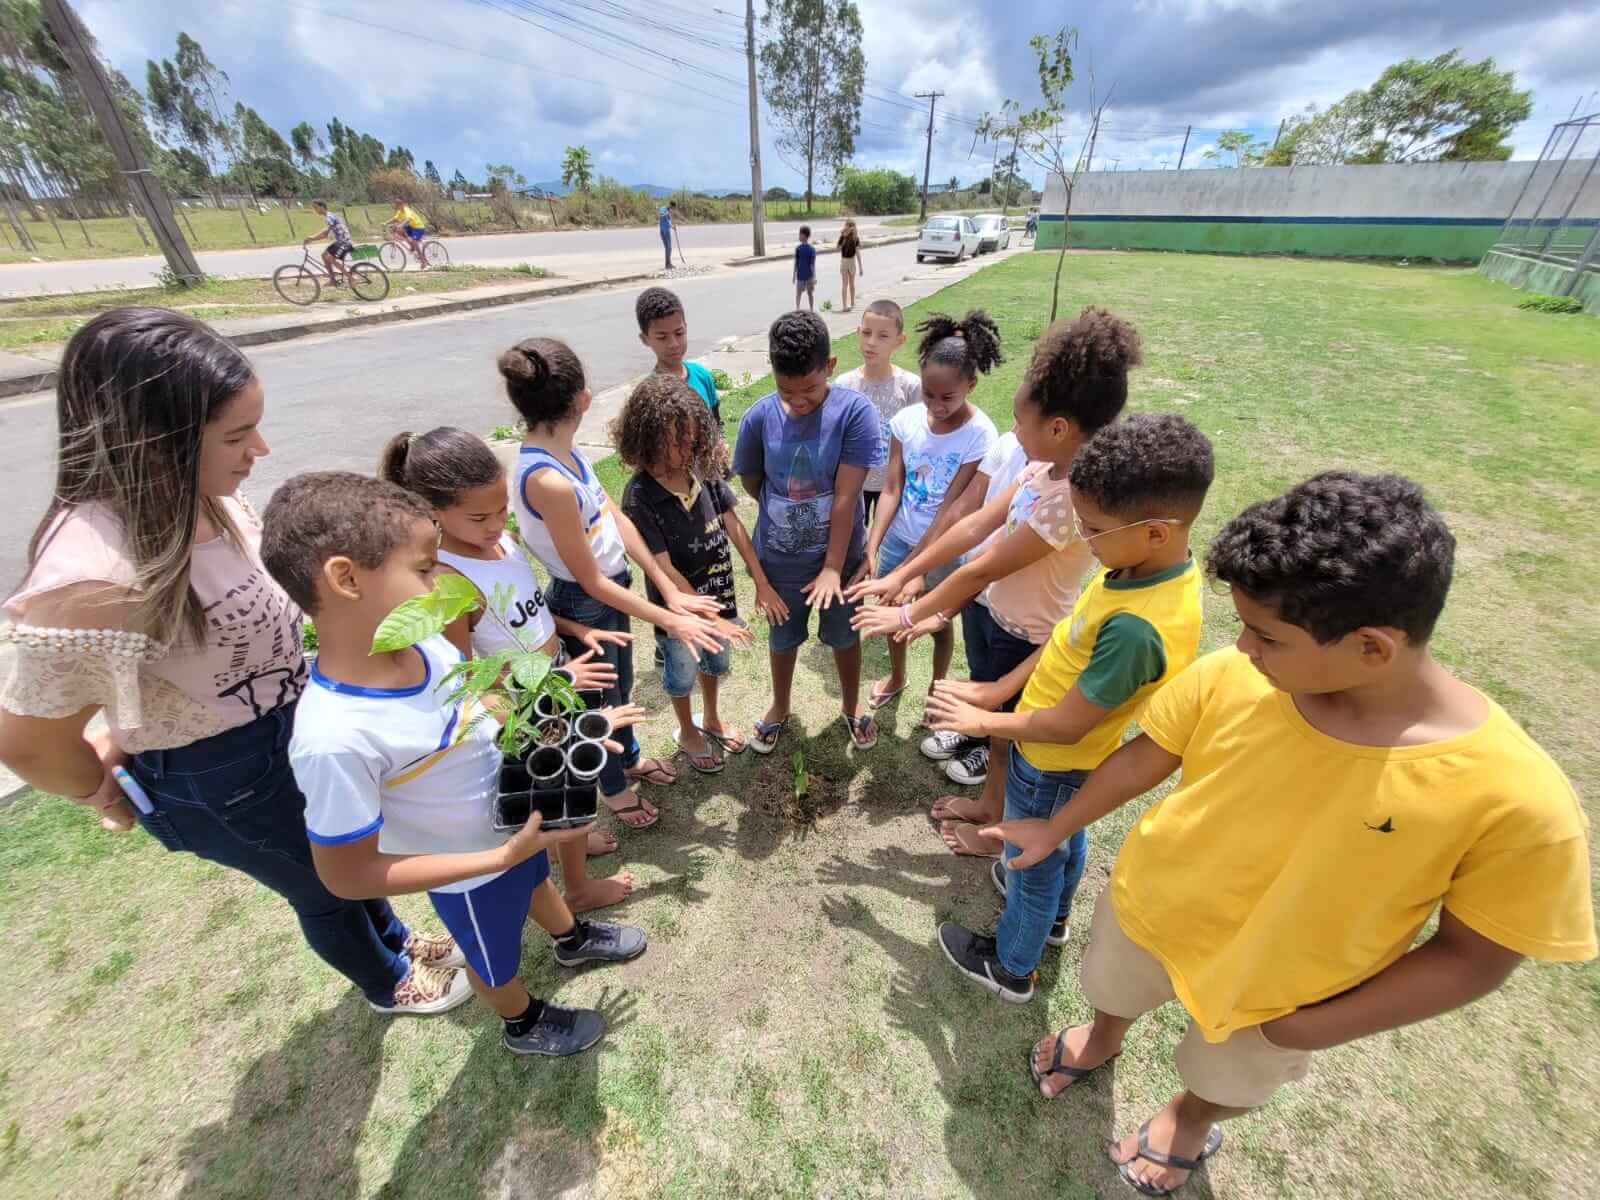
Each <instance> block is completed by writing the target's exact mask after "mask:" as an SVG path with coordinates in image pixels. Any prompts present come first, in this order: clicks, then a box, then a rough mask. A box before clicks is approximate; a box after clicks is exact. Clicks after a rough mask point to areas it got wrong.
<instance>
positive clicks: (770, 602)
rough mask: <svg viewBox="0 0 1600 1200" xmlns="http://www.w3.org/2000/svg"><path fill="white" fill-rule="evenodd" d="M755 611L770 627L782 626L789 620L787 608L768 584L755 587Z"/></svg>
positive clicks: (781, 598)
mask: <svg viewBox="0 0 1600 1200" xmlns="http://www.w3.org/2000/svg"><path fill="white" fill-rule="evenodd" d="M756 609H757V610H758V611H759V612H760V613H761V615H762V616H763V617H765V618H766V619H767V623H768V624H770V625H782V624H783V623H784V622H785V621H787V620H788V619H789V606H788V605H787V604H785V603H784V602H783V597H782V596H780V595H778V592H777V589H776V588H774V587H773V586H772V585H771V584H770V583H759V584H757V585H756Z"/></svg>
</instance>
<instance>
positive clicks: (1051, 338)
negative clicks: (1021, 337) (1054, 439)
mask: <svg viewBox="0 0 1600 1200" xmlns="http://www.w3.org/2000/svg"><path fill="white" fill-rule="evenodd" d="M1142 360H1143V351H1142V349H1141V347H1140V344H1139V334H1138V333H1137V332H1136V331H1135V330H1134V328H1133V326H1132V325H1129V324H1128V323H1127V322H1126V321H1124V320H1123V319H1122V318H1121V317H1117V316H1113V315H1112V314H1111V313H1109V312H1107V311H1106V310H1105V309H1103V308H1097V307H1096V306H1095V305H1092V304H1091V305H1090V306H1089V307H1088V308H1085V309H1084V310H1083V311H1082V312H1081V313H1079V314H1078V316H1077V319H1076V320H1071V321H1069V320H1065V319H1063V320H1060V321H1057V322H1056V323H1055V324H1054V325H1052V326H1050V328H1049V329H1047V330H1045V331H1044V336H1043V337H1041V338H1040V339H1039V340H1038V342H1037V343H1036V344H1035V345H1034V347H1033V359H1032V360H1031V361H1030V362H1029V363H1028V369H1027V371H1026V372H1025V373H1024V375H1023V377H1022V384H1023V386H1024V387H1025V388H1027V389H1028V393H1029V395H1030V396H1031V398H1032V399H1033V402H1034V403H1035V404H1037V405H1038V406H1039V409H1040V411H1041V412H1043V413H1044V415H1045V416H1047V417H1066V418H1067V419H1068V420H1069V421H1071V422H1072V423H1073V424H1074V425H1076V426H1077V427H1078V428H1079V429H1081V430H1083V432H1084V433H1085V434H1093V433H1096V432H1098V431H1099V430H1101V429H1104V428H1105V427H1106V426H1107V425H1109V424H1111V422H1113V421H1115V420H1116V419H1117V417H1118V416H1119V415H1120V414H1121V412H1122V407H1123V405H1125V404H1126V403H1127V402H1128V371H1129V369H1130V368H1132V367H1136V366H1138V365H1139V363H1140V362H1141V361H1142Z"/></svg>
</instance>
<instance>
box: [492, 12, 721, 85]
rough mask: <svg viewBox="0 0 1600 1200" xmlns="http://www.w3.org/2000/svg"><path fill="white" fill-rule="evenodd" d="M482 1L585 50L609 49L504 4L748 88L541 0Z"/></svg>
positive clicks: (701, 74) (705, 75) (601, 52)
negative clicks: (549, 6) (553, 27)
mask: <svg viewBox="0 0 1600 1200" xmlns="http://www.w3.org/2000/svg"><path fill="white" fill-rule="evenodd" d="M478 2H479V3H480V4H482V5H483V6H484V7H485V8H490V9H494V10H495V11H497V12H501V13H504V14H505V15H506V16H508V17H511V18H512V19H514V20H518V21H522V22H524V23H526V24H529V25H532V26H534V27H535V28H537V29H543V30H544V31H545V32H546V33H553V34H555V35H556V36H557V37H565V38H567V40H569V41H572V42H575V43H577V44H578V45H580V46H583V47H584V48H585V49H589V50H593V51H594V52H595V53H597V54H603V53H605V51H603V50H601V49H600V48H599V47H597V46H593V45H589V44H588V43H586V42H582V41H579V39H577V38H576V37H573V36H572V34H570V33H562V32H561V31H559V30H555V29H552V28H551V27H550V26H548V25H545V24H543V23H542V22H540V21H535V20H534V19H533V18H532V17H526V16H522V15H521V14H520V13H519V12H514V11H512V10H511V9H510V8H506V7H503V6H504V5H512V6H514V7H515V8H517V9H521V10H523V11H526V12H533V13H538V14H540V15H541V16H545V17H549V18H550V19H551V20H555V21H564V22H566V23H568V24H570V25H573V26H575V27H576V28H578V29H579V30H581V31H583V32H584V33H588V34H592V35H594V36H596V37H602V38H606V39H609V40H610V41H613V42H616V43H617V44H618V45H621V46H626V47H628V48H629V49H632V50H636V51H638V52H640V53H642V54H645V55H649V56H650V57H653V58H658V59H661V60H662V61H663V62H667V63H670V64H671V65H672V66H675V67H679V68H682V69H686V70H692V71H694V72H695V73H696V74H698V75H700V76H701V77H709V78H711V79H715V80H717V81H718V82H720V83H726V84H728V85H729V86H730V87H735V88H738V89H740V90H741V91H743V90H744V81H743V80H741V79H734V78H733V77H732V76H729V75H720V74H718V73H717V72H716V71H713V70H712V69H711V68H710V67H708V66H706V65H705V64H703V63H696V62H689V61H687V60H685V59H682V58H679V57H678V56H677V55H675V54H671V53H669V52H667V51H664V50H660V49H657V48H656V47H654V46H648V45H646V44H645V43H643V42H636V41H634V40H633V39H632V38H628V37H624V36H623V35H621V34H619V33H614V32H612V31H611V30H609V29H605V28H603V27H601V26H599V25H594V24H591V23H589V22H587V21H582V20H579V19H578V18H577V17H573V16H570V15H568V14H566V13H563V12H560V11H558V10H556V9H552V8H548V7H546V6H545V5H543V4H540V3H538V2H537V0H478Z"/></svg>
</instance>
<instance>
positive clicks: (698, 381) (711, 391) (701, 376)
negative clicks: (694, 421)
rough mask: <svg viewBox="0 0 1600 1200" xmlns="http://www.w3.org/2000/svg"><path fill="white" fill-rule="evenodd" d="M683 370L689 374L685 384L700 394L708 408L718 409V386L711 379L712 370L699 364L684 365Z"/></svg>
mask: <svg viewBox="0 0 1600 1200" xmlns="http://www.w3.org/2000/svg"><path fill="white" fill-rule="evenodd" d="M683 369H684V370H685V371H687V372H688V375H686V376H685V377H684V382H685V383H687V384H688V385H689V386H690V387H692V388H693V389H694V390H695V391H697V392H699V393H700V398H701V399H702V400H704V401H705V402H706V407H707V408H711V409H715V408H716V407H717V384H716V380H714V379H712V378H711V369H710V368H709V367H702V366H701V365H700V364H699V363H684V364H683Z"/></svg>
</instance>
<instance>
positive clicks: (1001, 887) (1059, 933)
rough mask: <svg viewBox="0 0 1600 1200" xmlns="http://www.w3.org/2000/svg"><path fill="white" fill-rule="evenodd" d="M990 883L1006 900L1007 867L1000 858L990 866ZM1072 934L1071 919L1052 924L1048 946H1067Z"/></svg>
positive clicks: (1047, 937)
mask: <svg viewBox="0 0 1600 1200" xmlns="http://www.w3.org/2000/svg"><path fill="white" fill-rule="evenodd" d="M989 882H990V883H992V884H994V890H995V891H997V892H999V893H1000V899H1002V900H1004V899H1005V898H1006V865H1005V863H1003V862H1001V861H1000V860H999V859H998V858H997V859H995V860H994V861H993V862H992V863H990V864H989ZM1070 932H1071V918H1069V917H1061V918H1060V919H1058V920H1055V921H1052V922H1051V923H1050V932H1049V934H1048V935H1047V936H1046V937H1045V939H1044V942H1045V945H1047V946H1065V945H1066V944H1067V936H1068V934H1069V933H1070Z"/></svg>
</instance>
